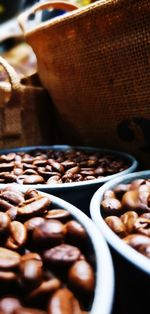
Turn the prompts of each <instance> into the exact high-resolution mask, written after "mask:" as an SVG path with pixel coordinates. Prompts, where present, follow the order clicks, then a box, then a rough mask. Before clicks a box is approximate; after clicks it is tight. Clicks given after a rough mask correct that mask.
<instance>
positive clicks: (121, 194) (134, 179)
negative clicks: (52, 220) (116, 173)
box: [90, 171, 150, 274]
mask: <svg viewBox="0 0 150 314" xmlns="http://www.w3.org/2000/svg"><path fill="white" fill-rule="evenodd" d="M90 210H91V216H92V218H93V220H94V221H95V222H96V223H97V225H98V226H99V228H100V229H101V231H102V232H103V234H104V236H105V237H106V239H107V240H108V242H109V243H110V245H111V246H112V247H113V248H114V249H115V250H117V251H118V252H119V254H122V255H123V256H124V257H125V258H126V259H128V260H129V261H130V262H132V263H133V264H134V265H135V266H137V267H139V268H140V269H142V270H143V271H145V272H146V273H148V274H150V171H140V172H135V173H132V174H128V175H125V176H123V177H122V178H117V179H114V180H112V181H111V182H107V183H106V184H105V185H104V186H103V187H101V188H100V189H99V190H98V191H97V192H96V193H95V195H94V196H93V198H92V201H91V205H90Z"/></svg>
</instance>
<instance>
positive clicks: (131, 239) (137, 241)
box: [123, 233, 150, 250]
mask: <svg viewBox="0 0 150 314" xmlns="http://www.w3.org/2000/svg"><path fill="white" fill-rule="evenodd" d="M123 240H124V241H125V242H126V243H127V244H129V245H130V246H132V247H133V248H135V249H137V250H138V248H139V247H140V246H141V245H145V244H146V245H150V238H149V237H147V236H145V235H142V234H137V233H136V234H130V235H128V236H127V237H125V238H124V239H123Z"/></svg>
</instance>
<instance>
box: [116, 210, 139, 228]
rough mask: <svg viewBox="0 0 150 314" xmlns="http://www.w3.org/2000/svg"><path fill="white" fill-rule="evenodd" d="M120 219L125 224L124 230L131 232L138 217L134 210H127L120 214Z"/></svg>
mask: <svg viewBox="0 0 150 314" xmlns="http://www.w3.org/2000/svg"><path fill="white" fill-rule="evenodd" d="M120 218H121V221H122V222H123V224H124V225H125V228H126V231H127V232H128V233H131V232H132V231H133V230H134V223H135V221H136V220H137V218H138V214H137V213H136V212H134V211H128V212H126V213H124V214H123V215H121V217H120Z"/></svg>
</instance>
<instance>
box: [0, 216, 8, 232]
mask: <svg viewBox="0 0 150 314" xmlns="http://www.w3.org/2000/svg"><path fill="white" fill-rule="evenodd" d="M9 224H10V218H9V216H8V215H7V214H6V213H3V212H0V233H1V232H4V231H6V230H8V227H9Z"/></svg>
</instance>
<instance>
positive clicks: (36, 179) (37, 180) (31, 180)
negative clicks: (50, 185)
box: [23, 174, 44, 184]
mask: <svg viewBox="0 0 150 314" xmlns="http://www.w3.org/2000/svg"><path fill="white" fill-rule="evenodd" d="M43 183H44V179H43V177H41V176H39V175H36V174H35V175H34V174H33V175H30V176H28V177H26V178H25V179H24V180H23V184H43Z"/></svg>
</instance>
